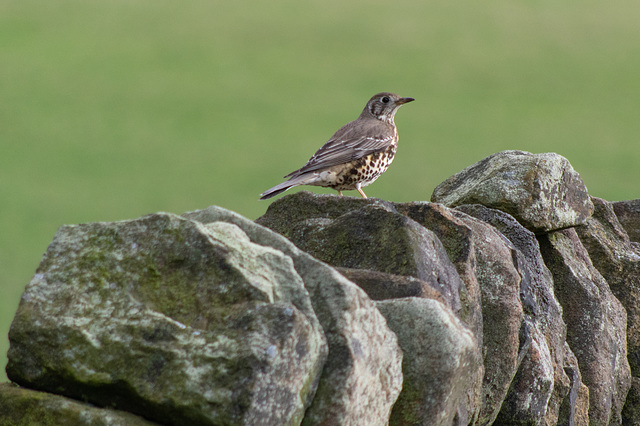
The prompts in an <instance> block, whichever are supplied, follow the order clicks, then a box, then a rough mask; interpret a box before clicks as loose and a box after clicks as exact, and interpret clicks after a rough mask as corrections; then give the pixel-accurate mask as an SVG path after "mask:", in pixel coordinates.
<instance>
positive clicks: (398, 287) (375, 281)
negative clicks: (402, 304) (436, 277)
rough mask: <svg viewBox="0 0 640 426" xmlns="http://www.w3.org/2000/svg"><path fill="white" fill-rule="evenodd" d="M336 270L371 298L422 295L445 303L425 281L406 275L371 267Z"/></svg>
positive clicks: (337, 268) (398, 297) (440, 295)
mask: <svg viewBox="0 0 640 426" xmlns="http://www.w3.org/2000/svg"><path fill="white" fill-rule="evenodd" d="M336 270H337V271H338V272H340V273H341V274H342V275H344V276H345V277H346V278H348V279H349V280H350V281H352V282H354V283H356V284H358V287H360V288H361V289H363V290H364V291H365V292H366V293H367V295H368V296H369V297H370V298H371V299H372V300H387V299H402V298H405V297H422V298H426V299H434V300H437V301H439V302H442V303H445V304H446V303H447V302H446V300H445V299H444V297H443V296H442V294H440V293H439V292H438V291H437V290H435V289H434V288H433V287H431V286H429V284H428V283H427V282H425V281H422V280H419V279H417V278H414V277H408V276H406V275H395V274H386V273H384V272H380V271H372V270H371V269H354V268H340V267H336Z"/></svg>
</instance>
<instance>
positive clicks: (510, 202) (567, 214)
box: [431, 151, 593, 234]
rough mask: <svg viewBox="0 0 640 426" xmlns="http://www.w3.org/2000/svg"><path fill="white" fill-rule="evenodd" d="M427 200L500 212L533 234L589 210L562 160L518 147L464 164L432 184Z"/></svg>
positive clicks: (579, 219) (580, 219)
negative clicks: (475, 205)
mask: <svg viewBox="0 0 640 426" xmlns="http://www.w3.org/2000/svg"><path fill="white" fill-rule="evenodd" d="M431 201H433V202H437V203H442V204H445V205H447V206H450V207H455V206H459V205H462V204H482V205H485V206H487V207H492V208H495V209H498V210H502V211H504V212H507V213H509V214H511V215H512V216H513V217H515V218H516V219H517V220H518V222H520V223H521V224H522V225H523V226H524V227H526V228H527V229H530V230H531V231H533V232H535V233H536V234H538V233H544V232H548V231H553V230H556V229H562V228H567V227H570V226H576V225H580V224H582V223H584V222H585V221H586V220H587V219H588V218H589V216H591V212H592V211H593V205H592V204H591V200H590V199H589V194H588V193H587V188H586V187H585V185H584V183H583V182H582V179H581V178H580V175H579V174H578V173H577V172H576V171H575V170H573V168H572V167H571V164H569V161H567V159H566V158H564V157H562V156H560V155H558V154H555V153H545V154H531V153H529V152H523V151H503V152H499V153H496V154H493V155H490V156H489V157H487V158H485V159H483V160H481V161H479V162H477V163H475V164H473V165H471V166H469V167H467V168H466V169H464V170H462V171H461V172H459V173H457V174H455V175H453V176H451V177H450V178H449V179H447V180H445V181H444V182H442V183H441V184H440V185H438V186H437V187H436V189H435V190H434V191H433V195H432V196H431Z"/></svg>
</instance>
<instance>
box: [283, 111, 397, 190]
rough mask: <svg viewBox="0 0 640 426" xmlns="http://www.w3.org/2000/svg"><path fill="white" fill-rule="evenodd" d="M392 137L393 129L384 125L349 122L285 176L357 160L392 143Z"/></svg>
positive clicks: (297, 174)
mask: <svg viewBox="0 0 640 426" xmlns="http://www.w3.org/2000/svg"><path fill="white" fill-rule="evenodd" d="M376 124H377V123H376ZM380 124H383V123H380ZM350 125H351V126H350ZM394 138H395V134H394V132H393V129H392V128H388V127H386V126H384V125H383V126H377V125H374V126H369V128H367V126H357V125H356V126H353V124H352V123H349V124H348V125H346V126H344V127H342V128H341V129H340V130H338V131H337V132H336V134H334V135H333V136H332V137H331V139H329V140H328V141H327V143H325V144H324V145H323V146H322V148H320V149H319V150H318V151H317V152H316V153H315V154H313V157H311V158H310V159H309V161H307V164H305V165H304V166H303V167H302V168H300V169H298V170H296V171H294V172H291V173H289V174H288V175H287V176H285V178H286V177H289V176H299V175H301V174H303V173H308V172H312V171H315V170H321V169H326V168H329V167H333V166H337V165H338V164H344V163H348V162H350V161H353V160H357V159H358V158H362V157H365V156H367V155H369V154H372V153H374V152H379V151H384V150H385V149H387V148H388V147H389V146H391V145H392V144H393V141H394Z"/></svg>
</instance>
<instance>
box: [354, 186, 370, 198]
mask: <svg viewBox="0 0 640 426" xmlns="http://www.w3.org/2000/svg"><path fill="white" fill-rule="evenodd" d="M356 189H357V190H358V192H359V193H360V195H362V198H368V197H367V194H365V193H364V191H363V190H362V188H356Z"/></svg>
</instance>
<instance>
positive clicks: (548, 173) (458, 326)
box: [0, 151, 640, 426]
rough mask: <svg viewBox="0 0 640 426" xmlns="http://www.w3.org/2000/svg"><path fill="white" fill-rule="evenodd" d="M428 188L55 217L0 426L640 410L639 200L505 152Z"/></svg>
mask: <svg viewBox="0 0 640 426" xmlns="http://www.w3.org/2000/svg"><path fill="white" fill-rule="evenodd" d="M436 198H437V199H438V200H440V201H442V202H443V203H446V204H447V205H449V206H454V205H455V206H456V207H455V208H452V207H447V206H445V205H444V204H439V203H429V202H414V203H389V202H385V201H382V200H376V199H359V198H349V197H337V196H331V195H313V194H311V193H308V192H300V193H297V194H293V195H291V196H285V197H283V198H281V199H280V200H278V201H276V202H274V203H273V204H271V206H270V208H269V209H268V211H267V213H266V214H265V215H264V216H263V217H261V218H260V219H258V222H259V223H260V224H263V225H265V226H267V227H268V228H271V229H273V230H275V231H277V232H273V231H272V230H271V229H268V228H267V227H265V226H261V225H260V224H256V223H254V222H252V221H250V220H248V219H246V218H244V217H242V216H240V215H238V214H236V213H233V212H230V211H228V210H225V209H222V208H220V207H215V206H213V207H210V208H207V209H204V210H199V211H195V212H189V213H185V214H184V215H182V216H177V215H173V214H167V213H159V214H154V215H149V216H145V217H142V218H140V219H136V220H130V221H123V222H114V223H93V224H85V225H76V226H64V227H62V228H61V229H60V230H59V232H58V233H57V234H56V236H55V238H54V241H53V242H52V244H51V245H50V247H49V249H48V250H47V253H46V254H45V256H44V258H43V260H42V263H41V265H40V267H39V268H38V270H37V271H36V274H35V276H34V277H33V279H32V281H31V283H30V284H29V285H28V286H27V288H26V290H25V292H24V294H23V297H22V300H21V303H20V306H19V308H18V312H17V313H16V316H15V319H14V322H13V324H12V327H11V332H10V336H9V337H10V343H11V347H10V352H9V356H8V358H9V364H8V366H7V373H8V375H9V377H10V378H11V379H12V380H13V381H15V382H17V383H19V384H21V385H22V387H16V386H15V385H0V424H34V423H36V424H44V425H49V424H50V425H58V424H71V425H73V424H78V425H84V424H98V425H100V424H105V425H106V424H109V425H112V424H124V425H127V424H131V425H137V424H141V425H142V424H163V425H177V424H187V423H188V424H193V425H213V424H229V425H243V424H244V425H246V424H278V425H280V424H291V425H298V424H304V425H334V424H335V425H354V426H359V425H363V424H366V425H387V424H393V425H409V424H410V425H429V426H431V425H456V426H461V425H473V426H478V425H489V424H496V425H497V424H500V425H545V426H546V425H554V424H559V425H587V424H590V425H610V424H611V425H614V424H624V425H627V424H629V425H633V424H640V414H639V413H640V384H639V383H640V349H639V348H640V335H639V334H640V323H639V322H640V318H639V317H640V308H638V306H639V305H640V296H639V295H638V293H639V291H640V243H637V242H634V238H635V237H632V238H629V235H634V232H636V231H637V229H636V228H637V226H636V224H637V220H638V214H637V212H636V211H634V206H635V204H634V202H635V201H637V200H634V201H630V202H618V203H609V202H606V201H604V200H600V199H597V198H593V199H592V198H590V197H589V196H588V195H587V194H586V188H584V185H583V183H582V181H581V179H580V177H579V176H578V175H577V173H575V171H573V169H572V168H571V166H570V164H569V163H568V162H567V161H566V160H565V159H564V158H562V157H560V156H558V155H556V154H539V155H533V154H529V153H525V152H520V151H507V152H503V153H498V154H495V155H493V156H490V157H488V158H486V159H484V160H482V161H481V162H479V163H477V164H475V165H473V166H471V167H469V168H468V169H466V170H464V171H462V172H461V173H459V174H457V175H455V176H453V177H452V178H450V179H449V180H448V181H447V182H444V183H443V184H442V185H440V186H439V187H438V188H437V189H436V191H435V193H434V199H436ZM478 201H479V202H481V203H483V204H485V205H480V204H465V203H470V202H474V203H475V202H478ZM594 206H595V207H594ZM592 213H593V215H592ZM634 221H636V222H634ZM280 234H282V235H280ZM285 237H286V238H285ZM287 238H288V239H287ZM305 251H308V252H309V253H311V254H313V256H316V257H317V258H316V257H313V256H311V255H310V254H309V253H307V252H305ZM324 262H327V263H329V264H327V263H324ZM372 299H373V300H376V302H374V301H373V300H372ZM42 391H47V392H42ZM48 392H51V393H48ZM54 393H55V394H54ZM104 407H108V408H104ZM152 422H155V423H152Z"/></svg>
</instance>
